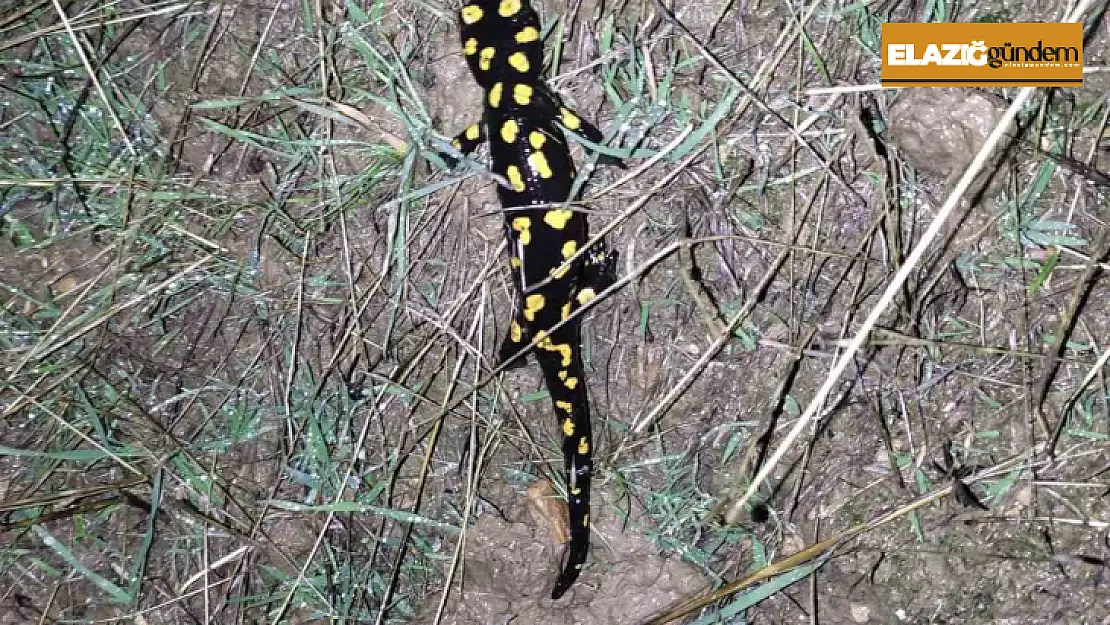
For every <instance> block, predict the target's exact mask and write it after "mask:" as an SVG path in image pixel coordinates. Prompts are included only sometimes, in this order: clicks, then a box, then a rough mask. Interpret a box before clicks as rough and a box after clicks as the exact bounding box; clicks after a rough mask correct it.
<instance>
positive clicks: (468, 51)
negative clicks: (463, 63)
mask: <svg viewBox="0 0 1110 625" xmlns="http://www.w3.org/2000/svg"><path fill="white" fill-rule="evenodd" d="M477 53H478V40H477V39H475V38H474V37H471V38H470V39H467V40H466V43H464V44H463V54H465V55H467V56H474V55H475V54H477Z"/></svg>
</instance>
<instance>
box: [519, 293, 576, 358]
mask: <svg viewBox="0 0 1110 625" xmlns="http://www.w3.org/2000/svg"><path fill="white" fill-rule="evenodd" d="M544 301H545V300H544V297H543V294H541V293H533V294H531V295H529V296H528V297H526V298H524V318H525V319H527V320H528V321H535V320H536V313H538V312H539V311H541V310H543V305H544ZM568 347H569V346H568Z"/></svg>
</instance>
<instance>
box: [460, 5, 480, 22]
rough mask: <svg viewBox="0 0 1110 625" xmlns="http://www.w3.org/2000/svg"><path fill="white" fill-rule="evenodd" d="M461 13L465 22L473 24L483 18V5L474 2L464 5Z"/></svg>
mask: <svg viewBox="0 0 1110 625" xmlns="http://www.w3.org/2000/svg"><path fill="white" fill-rule="evenodd" d="M459 15H460V16H462V21H463V24H467V25H470V24H473V23H475V22H477V21H478V20H480V19H482V7H480V6H477V5H474V4H470V5H467V6H464V7H463V8H462V10H461V11H459Z"/></svg>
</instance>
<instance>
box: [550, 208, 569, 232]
mask: <svg viewBox="0 0 1110 625" xmlns="http://www.w3.org/2000/svg"><path fill="white" fill-rule="evenodd" d="M572 215H574V211H572V210H570V209H569V208H556V209H554V210H549V211H547V213H546V214H545V215H544V216H543V222H544V223H545V224H547V225H549V226H551V227H552V228H554V229H556V230H562V229H563V228H566V227H567V222H568V221H570V218H571V216H572Z"/></svg>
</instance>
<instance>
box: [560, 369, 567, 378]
mask: <svg viewBox="0 0 1110 625" xmlns="http://www.w3.org/2000/svg"><path fill="white" fill-rule="evenodd" d="M559 379H560V380H565V379H567V370H566V369H563V370H562V371H560V372H559Z"/></svg>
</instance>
